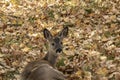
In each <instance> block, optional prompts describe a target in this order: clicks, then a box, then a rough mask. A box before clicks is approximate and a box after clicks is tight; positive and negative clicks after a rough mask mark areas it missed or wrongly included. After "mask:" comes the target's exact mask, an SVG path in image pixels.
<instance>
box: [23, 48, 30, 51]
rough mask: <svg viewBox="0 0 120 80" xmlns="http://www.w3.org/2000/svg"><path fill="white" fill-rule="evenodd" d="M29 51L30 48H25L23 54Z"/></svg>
mask: <svg viewBox="0 0 120 80" xmlns="http://www.w3.org/2000/svg"><path fill="white" fill-rule="evenodd" d="M29 50H30V48H29V47H25V48H23V49H22V51H23V52H28V51H29Z"/></svg>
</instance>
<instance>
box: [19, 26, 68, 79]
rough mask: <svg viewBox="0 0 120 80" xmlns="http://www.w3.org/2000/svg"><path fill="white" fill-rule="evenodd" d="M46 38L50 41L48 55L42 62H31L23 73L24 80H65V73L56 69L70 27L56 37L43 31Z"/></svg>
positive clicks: (45, 30)
mask: <svg viewBox="0 0 120 80" xmlns="http://www.w3.org/2000/svg"><path fill="white" fill-rule="evenodd" d="M43 33H44V37H45V38H46V39H47V40H48V43H49V48H48V53H47V54H46V55H45V57H44V58H43V59H41V60H36V61H33V62H30V63H29V64H28V65H27V66H26V67H25V69H24V70H23V72H22V74H21V75H22V80H65V77H64V75H63V73H61V72H60V71H58V70H57V69H55V68H54V67H55V63H56V60H57V58H58V56H59V53H60V52H61V51H62V40H63V38H64V37H66V36H67V34H68V27H65V28H63V30H62V31H61V32H59V33H58V34H57V35H56V36H54V37H53V36H52V34H51V33H50V32H49V31H48V30H47V29H44V30H43Z"/></svg>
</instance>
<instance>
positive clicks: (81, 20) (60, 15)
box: [0, 0, 120, 80]
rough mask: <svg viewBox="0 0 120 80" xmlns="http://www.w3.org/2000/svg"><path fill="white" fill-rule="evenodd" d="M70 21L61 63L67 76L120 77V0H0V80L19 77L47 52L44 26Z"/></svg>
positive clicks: (55, 27)
mask: <svg viewBox="0 0 120 80" xmlns="http://www.w3.org/2000/svg"><path fill="white" fill-rule="evenodd" d="M48 1H49V0H48ZM52 1H53V2H52ZM65 26H68V27H69V35H68V37H67V38H66V39H64V41H63V45H64V49H63V54H62V55H61V56H60V57H59V59H58V62H57V65H56V66H57V68H58V70H60V71H61V72H63V73H64V74H65V75H66V76H67V79H66V80H120V1H119V0H58V2H56V1H55V0H51V2H46V1H45V0H42V1H39V0H0V80H20V73H21V72H22V70H23V68H24V67H25V65H26V64H27V63H28V62H30V61H33V60H36V59H38V58H42V57H43V56H44V53H46V51H47V49H46V48H47V45H46V40H45V39H44V37H43V33H42V30H43V29H44V28H47V29H49V30H50V31H51V32H52V34H56V33H57V32H58V31H59V30H61V29H62V28H63V27H65Z"/></svg>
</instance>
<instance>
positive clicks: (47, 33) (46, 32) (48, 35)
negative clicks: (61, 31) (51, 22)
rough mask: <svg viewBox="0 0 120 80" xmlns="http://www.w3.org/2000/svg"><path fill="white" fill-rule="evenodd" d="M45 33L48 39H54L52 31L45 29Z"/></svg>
mask: <svg viewBox="0 0 120 80" xmlns="http://www.w3.org/2000/svg"><path fill="white" fill-rule="evenodd" d="M43 34H44V38H45V39H47V40H50V39H52V34H51V33H50V31H49V30H48V29H46V28H45V29H44V30H43Z"/></svg>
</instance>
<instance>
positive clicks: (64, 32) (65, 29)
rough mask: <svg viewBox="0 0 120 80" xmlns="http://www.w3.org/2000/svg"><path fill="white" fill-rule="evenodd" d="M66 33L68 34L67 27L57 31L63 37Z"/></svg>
mask: <svg viewBox="0 0 120 80" xmlns="http://www.w3.org/2000/svg"><path fill="white" fill-rule="evenodd" d="M67 35H68V27H64V28H63V29H62V31H61V32H60V33H59V37H60V38H62V39H63V38H65V37H67Z"/></svg>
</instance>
